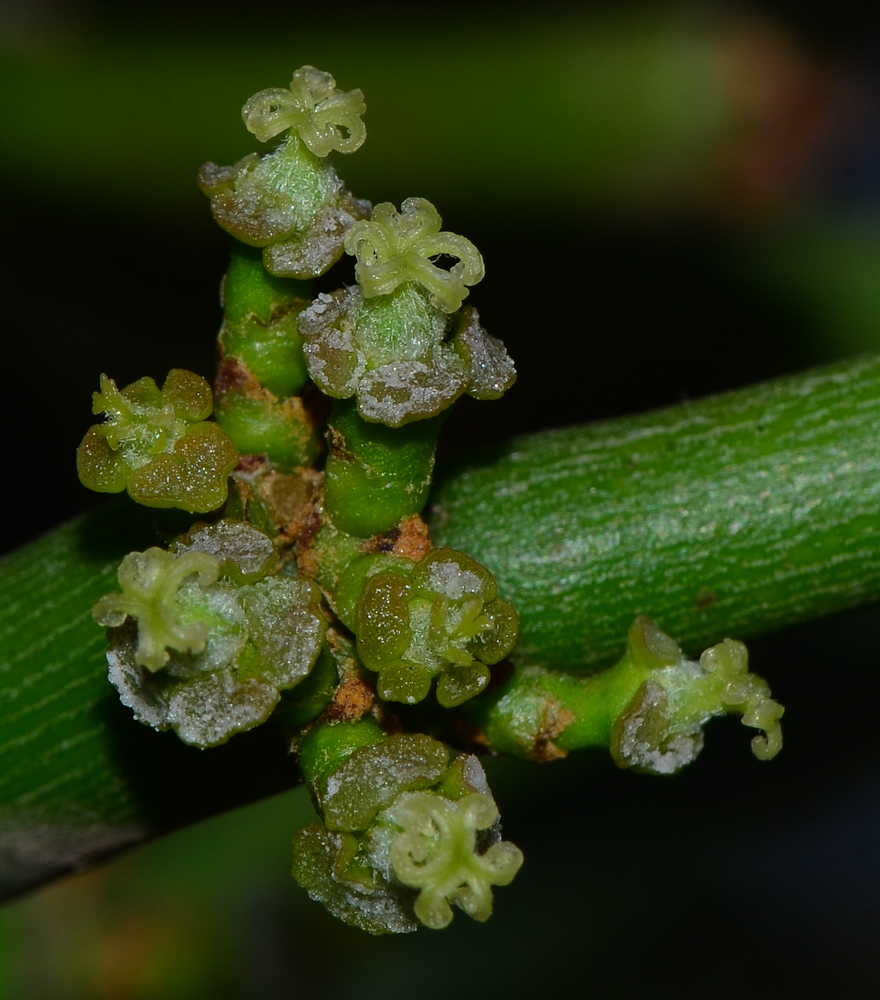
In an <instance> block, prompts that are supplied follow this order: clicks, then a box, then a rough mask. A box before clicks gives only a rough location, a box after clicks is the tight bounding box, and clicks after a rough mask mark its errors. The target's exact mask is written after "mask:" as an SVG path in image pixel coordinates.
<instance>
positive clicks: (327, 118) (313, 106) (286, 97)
mask: <svg viewBox="0 0 880 1000" xmlns="http://www.w3.org/2000/svg"><path fill="white" fill-rule="evenodd" d="M366 110H367V106H366V104H365V103H364V95H363V93H362V92H361V91H360V90H350V91H347V92H343V91H339V90H337V89H336V81H335V80H334V79H333V77H332V76H331V75H330V74H329V73H324V72H322V71H321V70H318V69H315V67H314V66H303V67H302V68H301V69H298V70H297V71H296V72H295V73H294V74H293V80H292V81H291V83H290V87H289V89H287V90H283V89H281V88H279V87H272V88H270V89H269V90H261V91H260V92H259V93H258V94H254V96H253V97H252V98H251V99H250V100H249V101H248V102H247V104H245V106H244V107H243V108H242V112H241V114H242V118H243V119H244V123H245V126H246V127H247V129H248V131H250V132H252V133H253V134H254V135H255V136H256V137H257V138H258V139H259V140H260V141H261V142H268V141H269V140H270V139H273V138H274V137H275V136H277V135H280V134H281V133H282V132H286V131H288V130H289V129H293V130H295V131H296V132H297V134H298V135H299V137H300V138H301V139H302V141H303V142H304V143H305V144H306V146H308V148H309V149H310V150H311V152H313V153H314V154H315V155H316V156H327V155H328V154H329V153H330V151H331V150H333V149H335V150H338V151H339V152H340V153H353V152H354V151H355V150H357V149H359V148H360V147H361V146H362V145H363V143H364V140H365V139H366V137H367V132H366V128H365V127H364V123H363V121H362V120H361V117H360V116H361V115H362V114H363V113H364V112H365V111H366Z"/></svg>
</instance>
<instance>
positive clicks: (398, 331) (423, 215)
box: [299, 198, 516, 427]
mask: <svg viewBox="0 0 880 1000" xmlns="http://www.w3.org/2000/svg"><path fill="white" fill-rule="evenodd" d="M439 230H440V216H439V215H438V214H437V211H436V210H435V208H434V206H433V205H431V203H430V202H427V201H425V200H424V199H423V198H409V199H408V200H407V201H405V202H404V203H403V212H402V213H401V214H398V213H397V212H396V211H395V210H394V206H393V205H390V204H383V205H378V206H377V207H376V209H375V211H374V213H373V219H372V221H370V222H366V221H362V222H356V223H355V224H354V225H353V226H352V227H351V229H349V231H348V233H347V235H346V238H345V247H346V250H348V252H349V253H354V254H357V258H358V263H357V266H356V268H355V273H356V275H357V278H358V282H359V287H355V288H345V289H341V290H339V291H337V292H335V293H333V294H332V295H328V294H321V295H319V296H318V298H317V299H316V300H315V301H314V302H313V303H312V305H311V306H309V308H308V309H306V310H304V311H303V312H302V313H301V314H300V325H299V329H300V334H301V335H302V337H303V338H304V340H305V345H304V348H303V350H304V354H305V359H306V365H307V366H308V370H309V375H310V376H311V377H312V379H313V380H314V382H315V384H316V385H317V386H318V388H319V389H320V390H321V391H322V392H324V393H326V394H327V395H328V396H333V397H334V398H336V399H348V398H349V397H351V396H356V398H357V407H358V413H359V414H360V416H361V417H362V418H363V419H364V420H369V421H374V422H377V423H383V424H387V425H388V426H389V427H400V426H401V425H402V424H405V423H408V422H409V421H411V420H424V419H425V418H426V417H432V416H435V415H436V414H438V413H440V412H442V411H443V410H445V409H446V408H447V407H448V406H451V405H452V403H454V402H455V400H456V399H458V397H459V396H460V395H461V394H462V393H464V392H468V393H470V395H472V396H474V397H476V398H477V399H497V398H498V397H499V396H501V395H503V393H504V392H506V390H507V389H509V388H510V386H511V385H513V383H514V381H515V379H516V371H515V370H514V367H513V362H512V361H511V360H510V358H509V357H508V355H507V352H506V351H505V349H504V345H503V344H502V343H501V342H500V341H498V340H496V339H495V338H494V337H490V336H489V335H488V334H487V333H486V331H485V330H483V328H482V327H481V326H480V322H479V316H478V314H477V312H476V310H475V309H470V308H469V309H462V310H461V311H460V312H459V311H458V310H459V308H460V306H461V302H462V299H463V298H464V297H465V296H466V295H467V287H466V286H467V285H472V284H474V283H476V282H477V281H479V280H480V278H482V276H483V259H482V257H480V254H479V252H478V251H477V248H476V247H475V246H474V245H473V243H471V242H470V240H466V239H464V237H462V236H456V235H455V234H454V233H441V232H440V231H439ZM440 254H448V255H450V256H454V257H458V258H459V260H458V263H457V264H455V265H454V266H453V267H452V270H450V271H444V270H443V269H442V268H441V267H438V266H437V265H436V264H434V263H433V262H432V259H431V258H432V257H435V256H437V255H440ZM452 314H455V315H452Z"/></svg>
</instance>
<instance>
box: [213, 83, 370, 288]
mask: <svg viewBox="0 0 880 1000" xmlns="http://www.w3.org/2000/svg"><path fill="white" fill-rule="evenodd" d="M335 87H336V84H335V82H334V80H333V78H332V77H331V76H330V75H329V74H327V73H321V72H320V71H319V70H316V69H314V68H313V67H311V66H305V67H303V68H302V69H300V70H297V72H296V73H295V74H294V78H293V82H292V83H291V87H290V89H289V90H279V89H272V90H265V91H261V92H260V93H259V94H256V95H254V97H252V98H251V99H250V100H249V101H248V102H247V104H245V106H244V108H243V110H242V115H243V117H244V120H245V124H246V125H247V127H248V129H249V130H250V131H251V132H253V133H254V134H255V135H256V136H257V138H259V139H261V140H262V141H266V140H268V139H272V138H275V137H276V136H278V135H281V134H284V137H283V139H282V141H281V144H280V145H279V146H278V147H277V148H276V149H274V150H273V151H272V152H269V153H266V154H263V155H260V154H257V153H252V154H251V155H250V156H246V157H245V158H244V159H242V160H239V161H238V162H237V163H235V164H233V165H232V166H231V167H220V166H218V165H217V164H215V163H206V164H205V165H204V166H203V167H202V169H201V171H200V173H199V187H200V188H201V190H202V192H203V193H204V194H205V195H207V196H208V197H209V198H210V199H211V211H212V213H213V215H214V218H215V219H216V220H217V222H218V223H219V224H220V225H221V226H222V227H223V228H224V229H225V230H226V231H227V232H228V233H230V234H231V235H232V236H234V237H236V239H239V240H241V241H242V242H243V243H247V244H249V245H250V246H255V247H263V248H265V249H264V251H263V262H264V264H265V265H266V268H267V269H268V270H269V271H270V272H271V273H272V274H275V275H281V276H285V277H292V278H313V277H317V276H318V275H319V274H323V273H324V272H325V271H326V270H328V268H330V267H331V266H332V265H333V264H334V263H336V261H337V260H338V259H339V258H340V256H341V255H342V251H343V238H344V235H345V231H346V230H347V229H348V228H349V227H350V226H351V225H352V224H353V223H354V222H355V221H356V220H358V219H364V218H366V217H368V216H369V213H370V206H369V203H368V202H364V201H359V200H357V199H355V198H353V197H352V196H351V195H350V194H349V192H348V191H347V190H346V189H345V188H344V187H343V185H342V182H341V181H340V180H339V178H338V177H337V175H336V171H335V170H334V169H333V166H332V164H331V163H330V162H329V161H328V160H326V159H324V157H326V156H327V154H328V153H329V152H330V151H331V150H332V149H337V150H339V151H340V152H354V150H355V149H357V148H358V147H359V146H360V145H361V143H362V142H363V140H364V137H365V135H366V132H365V131H364V126H363V122H361V120H360V117H359V116H360V114H362V113H363V111H364V110H365V107H364V104H363V95H361V93H360V91H352V92H350V93H348V94H342V93H338V92H336V90H335Z"/></svg>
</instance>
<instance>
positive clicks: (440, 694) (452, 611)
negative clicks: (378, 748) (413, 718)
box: [338, 549, 519, 708]
mask: <svg viewBox="0 0 880 1000" xmlns="http://www.w3.org/2000/svg"><path fill="white" fill-rule="evenodd" d="M356 589H357V590H359V596H358V598H357V603H356V609H355V611H354V612H352V605H353V599H352V598H353V592H354V591H355V590H356ZM497 593H498V591H497V587H496V584H495V579H494V577H493V576H492V574H491V573H490V572H489V571H488V570H487V569H486V568H485V566H482V565H480V564H479V563H478V562H476V561H475V560H473V559H471V558H470V557H469V556H466V555H464V553H462V552H457V551H455V550H454V549H434V550H433V551H432V552H430V553H429V554H428V555H427V556H425V558H424V559H422V560H421V561H420V562H418V563H412V562H410V561H409V560H406V559H395V558H394V557H387V556H384V557H383V556H373V557H365V558H364V559H362V560H357V561H355V562H354V563H353V564H352V565H351V566H350V567H349V568H348V569H347V570H346V572H345V573H343V575H342V577H341V579H340V583H339V590H338V596H339V600H340V613H341V614H342V615H343V616H344V617H343V620H346V619H347V620H348V622H350V623H351V627H352V630H353V631H354V633H355V635H356V636H357V649H358V655H359V656H360V657H361V660H362V661H363V663H364V666H365V667H367V669H369V670H375V671H378V674H379V678H378V685H377V686H378V694H379V696H380V697H381V698H384V699H386V700H391V701H400V702H405V703H407V704H414V703H416V702H419V701H422V700H423V699H424V698H425V697H426V696H427V694H428V692H429V690H430V687H431V681H432V679H433V678H434V677H436V678H437V701H438V702H439V703H440V704H441V705H443V706H444V708H453V707H455V706H456V705H460V704H462V703H463V702H465V701H467V700H468V699H469V698H472V697H474V696H475V695H477V694H479V693H480V692H481V691H482V690H483V689H484V688H485V687H486V685H487V684H488V683H489V677H490V674H489V666H491V665H492V664H494V663H498V662H499V661H500V660H502V659H504V657H505V656H507V655H508V653H510V651H511V650H512V649H513V647H514V645H515V644H516V638H517V633H518V629H519V619H518V617H517V614H516V611H515V610H514V608H513V606H512V605H511V604H509V603H508V602H507V601H505V600H503V599H502V598H499V597H498V596H497Z"/></svg>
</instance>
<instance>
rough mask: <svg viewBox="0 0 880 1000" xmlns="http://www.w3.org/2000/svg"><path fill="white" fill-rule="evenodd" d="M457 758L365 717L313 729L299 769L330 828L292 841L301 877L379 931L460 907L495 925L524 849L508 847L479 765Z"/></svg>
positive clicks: (311, 829)
mask: <svg viewBox="0 0 880 1000" xmlns="http://www.w3.org/2000/svg"><path fill="white" fill-rule="evenodd" d="M450 757H451V754H450V751H449V749H448V748H447V747H446V746H444V744H442V743H440V742H438V741H437V740H434V739H432V738H431V737H429V736H425V735H423V734H404V735H396V736H390V737H387V738H383V736H382V733H381V731H379V730H377V729H376V727H375V726H374V725H373V724H371V723H369V722H365V720H362V721H361V722H359V723H354V724H346V723H343V724H341V725H337V726H332V725H326V724H325V725H318V726H317V727H315V729H314V730H312V731H311V732H310V733H309V735H308V736H307V737H306V739H305V742H304V745H303V750H302V755H301V757H300V764H301V766H302V769H303V774H304V776H305V778H306V780H307V781H308V783H309V786H310V789H311V792H312V796H313V799H314V801H315V805H316V808H317V809H318V811H319V813H320V814H321V816H322V817H323V820H324V822H323V823H320V824H313V825H312V826H307V827H305V828H303V829H302V830H299V831H298V832H297V833H296V834H295V836H294V838H293V875H294V878H295V879H296V880H297V882H299V884H300V885H302V886H303V888H305V889H306V891H307V892H308V893H309V895H310V896H311V897H312V898H313V899H317V900H319V901H320V902H322V903H323V904H324V905H325V906H326V907H327V909H328V910H330V912H331V913H332V914H333V915H334V916H336V917H339V918H340V919H341V920H344V921H345V922H346V923H348V924H352V925H353V926H355V927H360V928H361V929H362V930H366V931H368V932H370V933H371V934H383V933H387V932H391V933H402V932H406V931H413V930H416V929H417V928H418V926H419V924H420V923H421V924H423V925H425V926H427V927H434V928H439V927H445V926H446V925H447V924H448V923H449V921H450V920H451V919H452V910H451V909H450V905H449V904H450V903H452V904H455V905H457V906H459V907H460V908H461V909H463V910H464V911H465V912H466V913H468V914H469V915H470V916H472V917H474V918H475V919H477V920H486V919H487V918H488V917H489V915H490V914H491V912H492V893H491V886H492V885H506V884H507V883H508V882H510V880H511V879H512V878H513V876H514V875H515V874H516V872H517V870H518V869H519V867H520V864H521V863H522V854H521V853H520V851H519V850H518V849H517V848H516V847H514V846H513V844H510V843H507V842H502V841H501V833H500V823H499V821H498V809H497V807H496V806H495V803H494V801H493V799H492V794H491V792H490V790H489V786H488V783H487V781H486V775H485V772H484V771H483V768H482V766H481V765H480V762H479V760H478V759H477V758H476V757H474V756H472V755H470V754H462V755H460V756H456V757H454V759H452V760H451V761H450ZM340 758H341V759H340Z"/></svg>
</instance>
